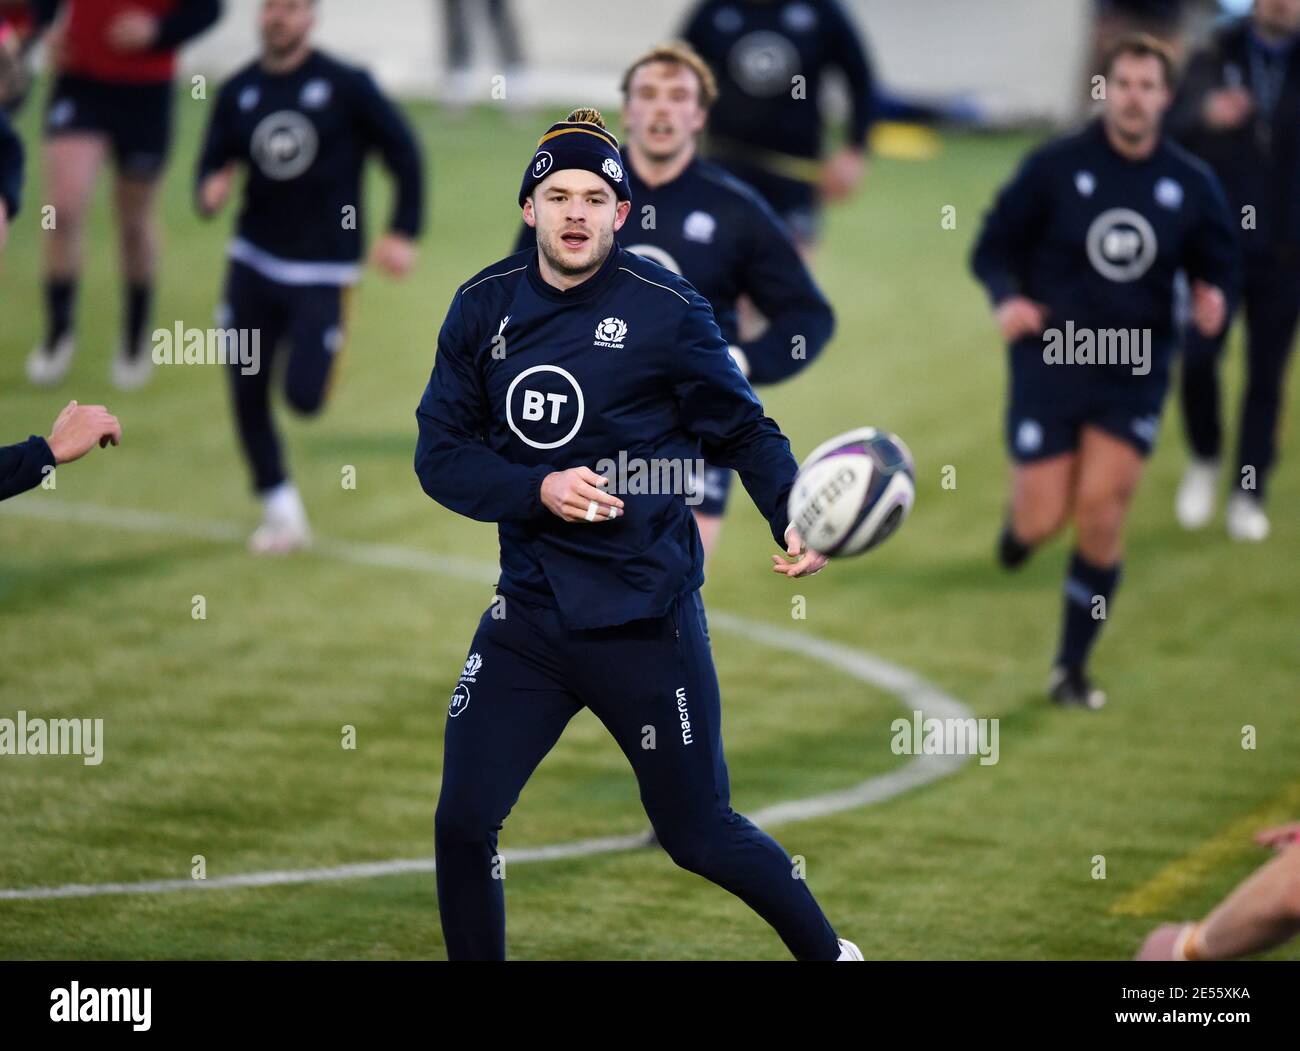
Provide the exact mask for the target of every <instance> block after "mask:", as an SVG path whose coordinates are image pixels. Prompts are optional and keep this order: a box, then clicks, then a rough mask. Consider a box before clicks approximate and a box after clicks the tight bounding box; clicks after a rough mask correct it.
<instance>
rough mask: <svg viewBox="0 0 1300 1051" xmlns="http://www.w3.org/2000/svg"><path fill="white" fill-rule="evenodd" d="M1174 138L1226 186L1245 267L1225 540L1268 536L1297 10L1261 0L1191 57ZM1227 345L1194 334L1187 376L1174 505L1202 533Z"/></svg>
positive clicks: (1289, 290) (1279, 385) (1290, 1)
mask: <svg viewBox="0 0 1300 1051" xmlns="http://www.w3.org/2000/svg"><path fill="white" fill-rule="evenodd" d="M1166 129H1167V130H1168V131H1169V133H1170V134H1172V135H1174V136H1175V137H1177V138H1178V139H1179V141H1180V142H1181V143H1182V144H1183V145H1184V146H1186V147H1187V148H1188V149H1189V150H1190V151H1191V152H1192V153H1194V154H1196V155H1197V156H1199V157H1200V158H1202V159H1203V160H1204V161H1205V162H1206V163H1207V164H1209V165H1210V167H1211V168H1212V169H1214V172H1215V174H1216V175H1218V177H1219V178H1220V179H1221V180H1222V181H1223V186H1224V189H1225V191H1226V192H1227V196H1228V202H1229V205H1230V206H1231V209H1232V211H1233V213H1234V216H1235V217H1236V219H1237V222H1236V223H1234V229H1235V230H1236V233H1237V237H1238V239H1239V241H1240V243H1241V247H1242V250H1243V254H1244V260H1245V273H1244V279H1243V281H1242V290H1241V293H1242V294H1241V305H1242V307H1244V309H1245V322H1246V323H1245V329H1246V371H1247V379H1246V388H1245V393H1244V397H1243V399H1242V407H1241V420H1240V423H1239V431H1238V434H1239V437H1238V439H1237V461H1236V465H1235V466H1236V468H1237V470H1236V473H1235V474H1234V475H1233V476H1232V478H1231V481H1232V496H1231V498H1230V499H1229V501H1228V507H1227V528H1228V535H1229V536H1231V537H1232V538H1233V539H1235V540H1247V541H1260V540H1264V539H1266V538H1267V537H1268V533H1269V521H1268V515H1267V514H1266V513H1265V511H1264V503H1265V499H1266V496H1267V488H1268V482H1269V477H1270V475H1271V474H1272V470H1273V465H1274V462H1275V461H1276V459H1277V444H1278V442H1277V435H1278V429H1279V423H1280V420H1281V416H1282V402H1283V397H1284V395H1285V388H1286V371H1287V362H1288V360H1289V359H1290V357H1291V352H1292V350H1293V349H1294V347H1295V342H1296V326H1297V323H1298V322H1300V0H1256V2H1255V7H1254V10H1253V12H1252V13H1251V16H1250V17H1249V18H1246V19H1242V20H1240V21H1237V22H1233V23H1230V24H1229V25H1227V26H1225V27H1223V28H1222V29H1220V30H1219V31H1218V32H1217V33H1216V34H1215V37H1214V39H1213V41H1212V42H1211V43H1210V45H1209V47H1207V48H1206V49H1205V50H1204V51H1201V52H1199V53H1197V54H1196V56H1195V57H1194V58H1193V59H1192V62H1191V65H1190V66H1189V68H1188V71H1187V74H1186V76H1185V77H1184V81H1183V86H1182V88H1181V89H1180V91H1179V93H1178V98H1177V99H1176V100H1175V102H1174V106H1173V108H1172V109H1171V110H1170V113H1169V118H1168V120H1167V121H1166ZM1223 342H1224V340H1223V336H1222V335H1220V336H1218V337H1216V338H1215V339H1212V340H1205V339H1199V338H1197V336H1196V334H1195V333H1194V332H1193V333H1190V334H1189V337H1188V339H1187V347H1186V351H1185V353H1184V360H1183V374H1182V386H1181V393H1182V404H1183V420H1184V422H1185V424H1186V430H1187V438H1188V443H1189V444H1190V445H1191V449H1192V457H1191V460H1190V461H1189V462H1188V465H1187V469H1186V472H1185V473H1184V475H1183V482H1182V485H1180V486H1179V489H1178V496H1177V499H1176V501H1175V513H1176V514H1177V516H1178V521H1179V522H1180V523H1181V524H1182V525H1183V526H1184V527H1185V528H1187V529H1200V528H1202V527H1203V526H1205V525H1206V524H1207V523H1208V522H1209V520H1210V518H1211V517H1212V515H1213V514H1214V506H1215V497H1216V493H1217V489H1218V484H1219V477H1220V467H1219V461H1220V459H1221V457H1222V446H1223V427H1222V424H1221V422H1220V409H1219V402H1220V394H1219V378H1218V368H1219V359H1220V357H1221V356H1222V351H1223Z"/></svg>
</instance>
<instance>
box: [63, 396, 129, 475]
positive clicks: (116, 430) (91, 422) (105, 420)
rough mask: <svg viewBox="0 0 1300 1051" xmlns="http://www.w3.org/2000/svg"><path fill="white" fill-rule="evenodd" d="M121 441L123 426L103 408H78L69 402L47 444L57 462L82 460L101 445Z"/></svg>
mask: <svg viewBox="0 0 1300 1051" xmlns="http://www.w3.org/2000/svg"><path fill="white" fill-rule="evenodd" d="M121 440H122V425H121V424H120V423H118V422H117V417H116V416H114V415H113V414H112V413H111V412H109V411H108V410H107V409H106V408H104V406H102V405H78V404H77V403H76V402H75V401H70V402H68V404H67V405H66V406H64V409H63V411H62V412H61V413H59V418H58V419H56V420H55V421H54V427H53V429H51V431H50V436H49V438H47V439H46V444H48V445H49V447H50V452H52V453H53V454H54V462H55V463H71V462H72V461H73V460H80V459H81V458H82V457H83V456H85V455H86V453H88V452H90V450H91V449H92V448H94V446H95V444H96V443H98V444H99V446H100V448H103V447H105V446H107V445H109V444H110V443H112V444H113V445H117V444H118V443H119V442H120V441H121Z"/></svg>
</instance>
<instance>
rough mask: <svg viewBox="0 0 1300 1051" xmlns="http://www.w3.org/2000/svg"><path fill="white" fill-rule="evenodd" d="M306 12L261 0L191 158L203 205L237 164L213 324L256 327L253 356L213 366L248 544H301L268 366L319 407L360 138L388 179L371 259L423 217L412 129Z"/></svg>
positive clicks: (394, 254) (204, 208)
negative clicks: (237, 66)
mask: <svg viewBox="0 0 1300 1051" xmlns="http://www.w3.org/2000/svg"><path fill="white" fill-rule="evenodd" d="M315 16H316V3H315V0H264V2H263V4H262V9H261V35H262V54H261V57H260V58H258V59H257V60H256V61H254V62H252V63H250V64H249V65H247V66H245V67H244V68H243V69H242V70H240V71H239V72H238V73H236V74H235V75H234V76H233V77H232V78H231V79H230V80H229V81H228V82H227V83H226V84H225V85H224V86H223V87H222V89H221V93H220V95H219V97H218V98H217V102H216V107H215V109H214V110H213V114H212V121H211V124H210V126H209V128H208V133H207V139H206V141H205V143H204V146H203V153H202V156H201V157H200V159H199V165H198V183H197V198H198V202H197V203H198V208H199V211H200V213H201V214H203V215H205V216H212V215H214V214H215V213H216V212H217V211H219V210H220V209H221V207H222V206H223V205H224V204H225V202H226V201H227V200H228V199H229V197H230V195H231V192H232V190H233V187H234V182H235V177H236V174H237V172H238V170H239V169H240V168H241V167H243V168H244V169H245V170H246V171H247V179H246V180H245V184H244V201H243V207H242V209H241V211H240V213H239V220H238V228H237V230H236V233H235V236H234V238H233V240H232V241H231V242H230V248H229V256H230V267H229V271H228V273H227V277H226V287H225V298H224V301H223V302H222V304H221V306H220V308H219V309H218V327H219V328H221V329H223V330H225V331H226V332H227V333H229V332H232V331H233V332H235V333H240V332H257V333H259V337H258V343H259V346H260V348H261V362H260V367H257V368H255V369H253V370H252V371H249V370H248V369H247V368H245V366H244V365H243V364H242V363H241V362H239V361H234V360H232V361H230V362H229V363H228V367H227V370H226V371H227V375H228V376H229V379H230V384H231V394H232V400H233V405H234V412H235V422H236V426H237V428H238V431H239V438H240V444H241V448H242V450H243V453H244V456H245V458H246V459H247V461H248V463H249V467H250V469H251V472H252V480H253V488H254V490H255V491H256V493H257V495H258V497H259V498H260V500H261V503H262V516H263V517H262V523H261V525H260V526H258V528H257V529H256V531H255V532H254V533H253V535H252V536H251V537H250V539H249V547H250V549H251V550H252V551H253V552H254V553H256V554H286V553H288V552H290V551H294V550H298V549H300V548H305V547H308V546H310V544H311V529H310V526H309V524H308V521H307V513H306V510H305V509H304V508H303V504H302V499H301V497H300V496H299V494H298V490H297V488H296V487H295V486H294V484H293V482H291V481H290V480H289V477H288V474H287V472H286V470H285V467H284V462H283V456H282V453H281V449H280V441H279V438H278V437H277V436H276V433H275V425H274V423H273V421H272V419H271V388H272V373H273V366H274V365H275V362H276V359H277V355H278V354H279V353H280V352H281V351H282V350H284V351H286V352H287V361H285V362H284V394H285V398H286V399H287V400H288V402H289V404H290V405H291V406H292V407H293V408H294V409H295V410H296V411H297V412H300V413H303V414H306V415H312V414H315V413H317V412H318V411H320V409H321V408H322V406H323V405H324V403H325V399H326V396H327V394H328V392H329V387H330V382H331V377H332V376H333V374H334V372H335V370H336V368H337V365H336V363H337V361H338V359H339V356H340V353H341V352H342V350H343V346H344V342H345V339H346V320H347V319H346V316H345V315H346V310H345V302H346V299H347V296H348V293H349V292H350V290H351V287H352V286H353V285H354V284H355V283H356V282H357V281H358V280H359V279H360V276H361V256H362V250H363V245H364V239H365V224H364V222H363V218H364V216H363V212H364V208H363V201H362V180H361V177H362V172H363V170H364V167H365V161H366V157H367V155H368V154H369V153H370V152H371V151H372V150H375V151H378V153H379V154H380V156H381V158H382V160H383V162H384V165H385V167H387V169H388V171H389V173H390V174H391V176H392V178H393V180H394V182H395V184H396V199H395V203H394V208H393V214H392V218H391V219H390V221H389V223H388V229H387V231H386V232H385V233H384V234H383V236H382V237H380V238H379V240H378V241H377V242H376V243H375V246H374V249H373V251H372V256H371V258H372V260H373V262H374V264H375V265H376V266H377V267H379V269H380V270H382V271H384V272H385V273H387V274H388V275H390V276H392V277H397V278H401V277H405V276H406V275H407V274H408V273H409V272H410V270H411V268H412V266H413V265H414V262H415V239H416V237H418V235H419V233H420V229H421V226H422V224H423V214H424V183H423V180H424V174H423V162H422V160H421V155H420V149H419V146H418V145H417V144H416V141H415V137H414V136H413V135H412V133H411V130H410V128H409V127H408V126H407V123H406V121H405V119H404V118H403V117H402V115H401V113H400V112H399V111H398V110H397V108H396V107H395V106H394V105H393V104H392V103H391V102H390V101H389V100H388V99H387V98H385V97H384V95H383V94H382V93H381V92H380V90H379V88H378V86H377V85H376V84H375V82H374V80H372V79H371V77H370V75H369V74H368V73H366V72H365V71H364V70H361V69H357V68H355V67H352V66H348V65H344V64H343V63H342V62H339V61H337V60H336V59H333V58H331V57H329V56H328V55H326V54H324V53H322V52H320V51H318V50H316V49H314V48H313V46H312V43H311V32H312V29H313V27H314V24H315Z"/></svg>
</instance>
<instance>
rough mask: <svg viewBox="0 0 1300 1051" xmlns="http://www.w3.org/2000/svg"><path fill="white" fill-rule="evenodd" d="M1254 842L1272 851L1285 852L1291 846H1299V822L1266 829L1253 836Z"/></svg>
mask: <svg viewBox="0 0 1300 1051" xmlns="http://www.w3.org/2000/svg"><path fill="white" fill-rule="evenodd" d="M1255 842H1256V843H1258V844H1259V845H1260V846H1261V847H1272V848H1273V849H1274V850H1286V848H1287V847H1289V846H1291V845H1292V844H1300V821H1292V822H1291V823H1290V824H1289V825H1279V826H1278V827H1277V828H1266V829H1264V831H1263V832H1260V833H1258V834H1257V835H1256V836H1255Z"/></svg>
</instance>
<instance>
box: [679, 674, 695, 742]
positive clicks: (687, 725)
mask: <svg viewBox="0 0 1300 1051" xmlns="http://www.w3.org/2000/svg"><path fill="white" fill-rule="evenodd" d="M677 716H678V718H680V719H681V721H682V744H690V743H691V742H693V741H694V740H695V738H693V737H692V736H691V713H690V712H689V711H688V710H687V708H686V687H685V686H678V687H677Z"/></svg>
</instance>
